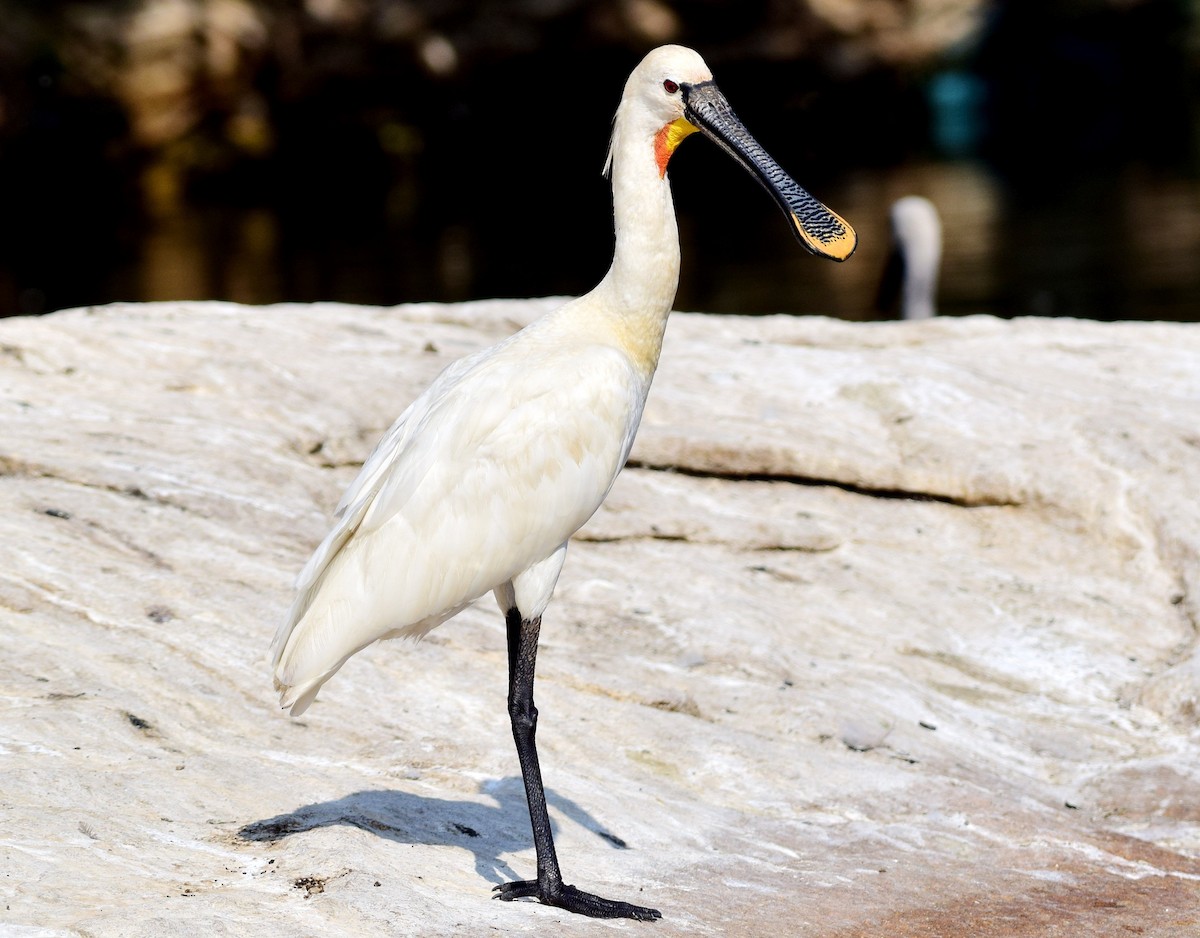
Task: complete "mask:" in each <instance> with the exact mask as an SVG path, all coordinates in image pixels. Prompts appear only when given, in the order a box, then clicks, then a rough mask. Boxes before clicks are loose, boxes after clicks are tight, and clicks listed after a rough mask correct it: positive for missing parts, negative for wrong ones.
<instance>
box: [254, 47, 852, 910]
mask: <svg viewBox="0 0 1200 938" xmlns="http://www.w3.org/2000/svg"><path fill="white" fill-rule="evenodd" d="M696 130H701V131H703V132H704V133H705V135H707V136H709V137H710V138H712V139H713V140H715V141H716V142H717V143H718V144H719V145H720V146H721V147H722V148H723V149H725V150H726V151H727V152H729V153H730V154H731V155H732V156H733V157H734V158H735V159H736V160H737V161H738V162H740V163H741V164H742V165H743V166H744V167H746V168H747V169H748V170H750V171H751V172H752V173H753V174H754V175H755V176H756V177H757V178H758V180H759V181H760V182H761V183H762V184H763V185H764V186H765V187H766V188H767V190H768V191H769V192H770V193H771V194H772V195H773V196H774V198H775V199H776V200H777V201H778V202H779V204H780V206H781V207H782V208H783V209H784V212H785V213H786V215H787V216H788V218H789V219H790V220H791V223H792V225H793V229H794V232H795V233H796V235H797V237H798V238H799V239H800V241H801V243H802V244H804V245H805V247H807V248H808V249H809V250H810V251H811V252H813V253H815V254H818V255H821V256H824V257H829V258H832V259H834V260H844V259H845V258H847V257H849V256H850V254H851V253H853V251H854V247H855V244H856V236H855V234H854V231H853V230H852V229H851V227H850V226H849V225H848V224H847V223H846V222H845V221H844V220H843V219H841V218H840V217H839V216H837V215H835V214H834V213H833V212H831V211H829V209H827V208H825V206H823V205H822V204H821V203H820V202H818V201H817V200H816V199H814V198H813V197H812V196H811V195H809V194H808V193H807V192H805V191H804V190H803V189H801V188H800V187H799V186H798V185H797V184H796V183H795V182H793V181H792V180H791V178H789V177H788V176H787V174H786V173H784V171H783V170H782V169H781V168H780V167H779V166H778V164H776V163H775V162H774V161H773V160H772V159H771V158H770V157H769V156H767V154H766V153H765V152H763V150H762V148H761V147H760V146H759V145H758V144H757V143H756V142H755V140H754V139H753V138H752V137H751V136H750V134H749V133H748V132H747V131H746V129H745V128H744V127H743V126H742V125H741V123H740V122H739V121H738V120H737V118H736V117H735V116H734V114H733V111H732V110H731V109H730V107H729V104H728V102H727V101H726V100H725V98H724V97H723V96H722V95H721V93H720V92H719V91H718V90H717V88H716V85H714V84H713V81H712V74H711V73H710V72H709V70H708V67H707V66H706V65H705V64H704V61H703V60H702V59H701V58H700V56H699V55H698V54H697V53H695V52H693V51H692V50H690V49H685V48H683V47H681V46H664V47H662V48H659V49H656V50H655V51H653V52H651V53H650V54H649V55H647V56H646V58H645V59H643V61H642V62H641V64H639V65H638V66H637V68H636V69H635V70H634V71H633V73H632V74H631V75H630V77H629V80H628V82H627V83H626V85H625V92H624V95H623V96H622V98H621V104H620V107H619V108H618V110H617V115H616V120H615V122H614V125H613V133H612V141H611V144H610V147H609V153H608V160H607V162H606V164H605V170H606V172H610V175H611V179H612V188H613V211H614V215H615V222H616V250H615V255H614V257H613V262H612V267H611V268H610V269H609V271H608V273H607V274H606V275H605V277H604V279H603V280H602V281H601V282H600V284H599V285H598V286H597V287H596V288H595V289H594V290H592V291H591V292H590V293H588V294H587V295H585V296H582V297H580V298H578V299H576V300H574V301H572V302H569V303H567V304H566V305H565V306H562V307H560V308H558V309H556V310H554V311H553V312H551V313H548V314H547V315H545V316H543V317H542V318H541V319H539V320H537V321H536V322H533V323H531V324H530V325H528V326H526V327H525V328H524V329H522V330H521V331H520V332H518V333H516V334H515V335H513V336H511V337H509V338H508V339H506V340H505V341H503V342H501V343H499V344H498V345H496V346H493V347H492V348H489V349H486V350H484V351H481V352H477V353H476V354H474V355H470V356H468V357H467V358H464V359H462V360H460V361H458V362H455V363H454V364H452V365H450V366H449V367H448V368H446V370H445V371H443V372H442V373H441V374H440V375H439V376H438V377H437V378H436V379H435V380H434V382H433V384H431V385H430V386H429V388H428V389H427V390H426V391H425V392H424V393H423V394H421V396H420V397H418V398H417V399H416V400H415V401H414V402H413V403H412V404H411V405H410V406H409V408H408V409H407V410H406V411H405V412H404V413H403V414H402V415H401V417H400V419H399V420H397V421H396V423H395V425H394V426H392V428H391V429H390V430H389V431H388V432H387V434H386V435H385V436H384V437H383V439H382V440H381V441H380V442H379V444H378V446H376V448H375V451H374V452H373V453H372V454H371V456H370V457H369V458H368V459H367V461H366V463H365V464H364V465H363V468H362V471H361V472H360V473H359V476H358V478H357V479H356V480H355V481H354V482H353V483H352V484H351V485H350V488H349V489H348V490H347V491H346V494H345V495H344V496H343V497H342V500H341V503H340V504H339V505H338V508H337V512H336V517H337V519H338V520H337V523H336V524H335V526H334V528H333V530H331V531H330V532H329V534H328V535H327V536H326V538H325V540H324V541H323V542H322V543H321V544H320V546H319V547H318V548H317V550H316V552H315V553H314V554H313V556H312V559H311V560H309V562H308V565H307V566H306V567H305V568H304V570H303V571H302V572H301V574H300V576H299V578H298V581H297V594H296V598H295V602H294V603H293V605H292V607H291V611H290V612H289V614H288V617H287V621H286V622H284V623H283V625H282V626H281V627H280V629H279V631H278V633H277V634H276V636H275V643H274V661H273V667H274V676H275V687H276V689H277V690H278V691H279V692H280V696H281V702H282V706H283V707H284V708H290V710H291V713H292V715H293V716H297V715H299V714H301V713H303V712H304V710H305V709H306V708H307V707H308V706H309V704H311V703H312V702H313V698H315V697H316V695H317V692H318V691H319V690H320V688H321V686H322V685H323V684H324V683H325V682H326V681H327V680H329V678H330V677H332V676H333V674H334V673H335V672H336V671H337V670H338V668H340V667H341V666H342V665H343V664H344V663H345V662H346V659H347V658H349V657H350V656H351V655H353V654H354V653H355V652H357V651H360V650H362V649H363V648H365V647H366V646H368V645H370V644H372V643H373V642H376V641H379V640H380V639H384V638H397V637H414V638H419V637H420V636H422V635H425V634H426V633H427V632H429V630H430V629H433V628H434V627H436V626H437V625H439V624H440V623H442V622H444V621H445V620H446V619H449V618H450V617H451V616H453V615H455V613H457V612H459V611H460V610H462V609H463V608H464V607H466V606H467V605H468V604H470V603H471V602H472V601H474V600H475V599H477V598H478V597H480V596H482V595H483V594H484V593H486V592H488V591H489V590H491V591H493V592H494V594H495V597H496V601H497V602H498V603H499V605H500V609H501V611H502V612H503V613H504V616H505V621H506V624H507V631H508V656H509V696H508V709H509V715H510V718H511V721H512V729H513V738H514V740H515V742H516V748H517V754H518V758H519V761H520V764H521V774H522V776H523V778H524V781H525V791H526V796H527V799H528V802H529V813H530V820H531V824H532V827H533V840H534V845H535V847H536V852H537V878H536V879H534V880H529V881H525V882H513V883H504V884H502V885H500V886H497V887H496V891H497V895H498V898H501V899H506V900H508V899H517V898H526V897H532V898H536V899H538V900H540V901H541V902H543V903H546V904H549V905H554V906H558V907H560V908H563V909H567V910H570V911H572V912H579V913H582V914H585V915H591V916H598V917H605V918H618V917H623V918H635V919H656V918H659V917H660V916H659V913H658V912H657V911H656V910H654V909H648V908H644V907H641V906H635V905H631V904H629V903H626V902H618V901H612V900H608V899H602V898H600V897H599V896H594V895H591V894H589V893H586V892H582V891H581V890H578V889H576V888H575V887H573V886H570V885H567V884H565V883H564V882H563V880H562V875H561V873H560V871H559V865H558V860H557V858H556V856H555V851H554V842H553V838H552V835H551V830H550V819H549V816H548V814H547V811H546V799H545V794H544V791H543V788H542V778H541V772H540V769H539V768H538V760H537V750H536V748H535V745H534V732H535V729H536V724H537V710H536V708H535V707H534V704H533V676H534V664H535V656H536V652H537V642H538V632H539V629H540V626H541V617H542V613H543V611H544V610H545V609H546V605H547V604H548V603H549V601H550V596H551V593H552V592H553V590H554V585H555V582H556V581H557V579H558V574H559V571H560V570H561V569H562V565H563V560H564V559H565V558H566V553H567V540H568V539H569V538H570V537H571V535H572V534H574V533H575V531H577V530H578V529H579V528H580V527H581V526H582V525H583V524H584V523H585V522H586V521H587V520H588V518H590V517H591V516H592V514H593V512H595V511H596V509H597V508H599V507H600V503H601V502H602V501H604V498H605V496H606V495H607V494H608V491H609V489H610V488H611V486H612V484H613V481H614V480H615V479H616V476H617V473H618V472H619V471H620V469H621V467H622V466H623V465H624V463H625V460H626V457H627V456H628V455H629V450H630V447H631V446H632V445H633V438H634V434H635V433H636V432H637V427H638V422H639V421H640V419H641V415H642V407H643V405H644V404H645V402H646V394H647V392H648V391H649V389H650V380H651V378H652V377H653V375H654V370H655V367H656V366H657V364H658V357H659V350H660V348H661V345H662V338H663V330H664V329H665V327H666V322H667V314H668V313H669V312H670V310H671V304H672V303H673V302H674V299H675V290H676V287H677V285H678V280H679V238H678V234H677V230H676V226H675V212H674V207H673V205H672V202H671V189H670V185H669V184H668V181H667V175H666V170H667V161H668V160H669V159H670V158H671V154H672V153H673V152H674V150H675V148H676V147H677V146H678V145H679V143H680V142H681V141H682V140H683V139H684V138H685V137H687V136H688V135H689V134H691V133H692V132H694V131H696Z"/></svg>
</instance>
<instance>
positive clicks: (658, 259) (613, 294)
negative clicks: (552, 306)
mask: <svg viewBox="0 0 1200 938" xmlns="http://www.w3.org/2000/svg"><path fill="white" fill-rule="evenodd" d="M630 117H632V115H630ZM625 118H626V114H625V113H624V109H622V111H618V114H617V121H616V125H615V127H614V129H613V140H612V150H611V153H610V160H611V162H610V168H611V172H612V189H613V215H614V219H615V228H616V248H615V251H614V254H613V262H612V266H611V267H610V268H609V270H608V273H607V274H605V276H604V279H603V280H602V281H600V284H599V285H598V286H597V287H596V288H595V289H594V290H593V291H592V297H593V298H594V299H595V300H597V301H599V303H600V304H601V305H602V307H603V309H604V310H605V312H606V314H607V315H610V316H614V317H617V318H619V320H620V331H621V332H622V333H623V334H624V335H626V336H627V337H628V338H627V342H628V344H629V349H628V351H629V352H630V354H631V355H632V356H633V357H634V358H635V359H636V360H637V361H638V362H639V363H640V364H641V365H642V366H643V368H644V369H645V370H646V371H647V372H648V373H653V371H654V368H655V367H656V366H657V364H658V353H659V350H660V348H661V344H662V336H663V331H664V330H665V329H666V323H667V315H668V314H669V313H670V311H671V306H672V304H674V302H675V291H676V289H678V287H679V231H678V229H677V227H676V224H675V205H674V203H673V202H672V200H671V186H670V183H669V182H668V180H667V177H666V176H665V175H659V171H658V164H657V162H656V161H655V157H654V133H655V131H656V130H657V128H649V127H647V126H646V122H645V121H637V120H636V119H634V120H626V119H625Z"/></svg>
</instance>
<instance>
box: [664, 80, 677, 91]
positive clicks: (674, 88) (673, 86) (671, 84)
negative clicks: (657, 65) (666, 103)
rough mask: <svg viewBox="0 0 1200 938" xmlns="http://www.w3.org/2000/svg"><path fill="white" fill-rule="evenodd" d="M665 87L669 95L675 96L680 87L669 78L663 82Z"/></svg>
mask: <svg viewBox="0 0 1200 938" xmlns="http://www.w3.org/2000/svg"><path fill="white" fill-rule="evenodd" d="M663 87H664V88H666V89H667V94H674V93H675V92H676V91H678V90H679V86H678V85H677V84H675V82H673V81H671V79H669V78H668V79H667V80H666V81H664V82H663Z"/></svg>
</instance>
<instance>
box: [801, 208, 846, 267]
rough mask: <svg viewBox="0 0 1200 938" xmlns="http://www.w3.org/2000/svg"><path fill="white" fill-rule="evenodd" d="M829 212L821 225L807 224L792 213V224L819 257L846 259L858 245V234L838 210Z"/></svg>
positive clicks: (834, 259) (808, 246)
mask: <svg viewBox="0 0 1200 938" xmlns="http://www.w3.org/2000/svg"><path fill="white" fill-rule="evenodd" d="M825 211H827V212H829V218H828V219H822V222H823V223H822V224H821V226H820V227H817V226H815V225H812V224H809V225H806V224H805V223H804V222H803V221H802V220H801V219H800V218H799V217H798V216H797V215H795V214H793V215H792V224H793V225H795V226H796V233H797V234H798V235H799V236H800V240H801V241H803V242H804V246H805V247H807V248H808V249H809V250H810V251H812V252H813V253H814V254H816V255H817V256H819V257H827V258H829V259H830V260H832V261H839V262H841V261H844V260H846V259H847V258H848V257H849V256H850V255H851V254H853V253H854V249H855V248H857V247H858V235H856V234H855V233H854V229H853V228H851V227H850V224H849V222H847V221H846V219H844V218H842V216H841V215H839V214H837V212H830V211H829V209H825Z"/></svg>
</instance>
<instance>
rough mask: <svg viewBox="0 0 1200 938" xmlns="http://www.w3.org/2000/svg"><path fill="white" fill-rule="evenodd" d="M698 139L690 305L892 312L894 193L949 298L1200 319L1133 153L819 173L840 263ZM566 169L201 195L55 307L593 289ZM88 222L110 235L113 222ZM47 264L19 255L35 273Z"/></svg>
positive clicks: (606, 250)
mask: <svg viewBox="0 0 1200 938" xmlns="http://www.w3.org/2000/svg"><path fill="white" fill-rule="evenodd" d="M692 146H693V148H694V152H691V153H687V152H686V151H683V152H685V154H686V156H687V157H690V158H691V160H690V162H689V161H688V160H685V159H677V163H676V167H675V168H673V170H672V175H673V176H674V177H678V178H676V179H675V180H674V188H675V197H676V199H675V200H676V206H677V211H678V214H679V223H680V234H681V240H682V244H683V252H684V260H683V271H682V277H681V283H680V289H679V294H678V300H677V308H679V309H687V310H695V311H706V312H730V313H745V314H762V313H775V312H786V313H796V314H821V315H830V316H836V317H840V318H844V319H852V320H867V319H875V318H883V317H886V316H888V315H890V314H889V313H887V312H880V311H877V310H876V309H875V308H874V303H875V298H876V291H877V286H878V278H879V276H880V274H881V272H882V270H883V267H884V263H885V255H886V252H887V250H888V245H889V242H888V227H887V209H888V206H889V205H890V203H891V202H892V201H893V200H894V199H895V198H898V197H900V196H902V195H906V194H910V193H918V194H921V195H925V196H927V197H929V198H930V199H932V200H933V201H934V202H935V204H937V206H938V207H939V210H940V212H941V214H942V218H943V227H944V231H945V239H946V244H945V251H944V257H943V267H942V276H941V290H940V304H939V308H940V312H941V313H942V314H949V315H963V314H970V313H977V312H986V313H993V314H997V315H1000V316H1019V315H1046V316H1077V317H1086V318H1094V319H1103V320H1113V319H1171V320H1184V321H1195V320H1200V183H1198V182H1197V181H1196V180H1194V179H1188V178H1183V177H1181V176H1180V175H1178V174H1176V173H1169V172H1162V171H1158V172H1156V171H1153V170H1150V169H1139V168H1137V167H1127V168H1125V169H1122V170H1119V171H1112V172H1104V173H1098V174H1095V175H1090V176H1089V175H1081V176H1076V177H1074V178H1065V179H1059V180H1058V181H1057V185H1055V186H1053V187H1051V188H1049V189H1048V190H1045V191H1041V192H1039V193H1036V194H1034V195H1022V193H1020V192H1017V191H1013V190H1012V189H1011V188H1009V187H1006V186H1005V185H1004V183H1002V182H1001V181H1000V180H999V179H998V178H997V177H996V175H994V174H993V173H992V172H991V171H990V170H989V169H988V168H987V167H986V166H985V165H983V164H982V163H978V162H971V161H936V162H925V163H910V164H905V165H903V166H899V167H894V168H874V169H871V168H867V169H859V170H855V171H851V172H848V173H846V174H844V175H842V176H840V177H836V178H832V179H825V180H817V181H810V180H805V183H806V184H807V185H808V186H809V187H810V188H811V189H812V190H813V191H814V193H815V194H816V195H817V196H818V197H819V198H821V199H822V200H823V201H825V202H827V203H828V204H829V205H830V206H832V207H833V208H835V209H836V210H837V211H838V212H839V213H841V214H842V215H843V216H845V217H846V218H847V219H848V220H849V221H850V222H851V223H852V224H853V225H854V226H855V228H856V229H857V231H858V233H859V238H860V242H859V248H858V251H857V253H856V254H855V256H854V257H853V258H851V259H850V260H849V261H848V262H846V263H845V264H840V265H838V264H832V263H829V262H825V261H819V260H817V259H815V258H813V257H811V256H809V255H808V254H806V253H805V252H804V251H803V250H802V249H801V248H800V247H799V245H798V244H796V243H795V242H794V241H793V239H792V237H791V235H790V234H789V231H788V228H787V226H786V224H785V223H784V220H783V218H782V216H781V215H780V214H779V213H778V212H777V210H776V209H775V207H774V204H773V203H772V202H771V201H770V200H769V199H768V198H767V197H766V196H765V195H764V194H763V193H762V192H761V191H760V190H759V189H758V188H757V186H756V185H755V184H754V183H753V181H752V180H750V179H749V177H747V176H744V175H743V174H742V173H741V172H740V170H739V169H737V167H735V166H733V164H732V163H729V162H728V161H727V160H726V159H725V158H724V157H723V156H722V155H720V154H716V153H715V152H713V153H703V152H702V150H701V146H696V145H692ZM702 146H704V147H706V148H708V149H712V150H714V151H715V148H711V147H708V145H707V144H703V145H702ZM797 175H798V176H800V177H801V178H802V179H803V175H802V174H801V173H797ZM555 183H557V184H558V185H560V186H563V187H567V186H576V187H578V189H579V190H580V191H579V192H577V193H571V192H569V191H568V192H564V193H563V194H562V195H555V194H553V193H551V194H549V195H545V194H542V193H539V192H537V191H536V185H537V181H536V179H535V180H532V181H531V180H521V181H519V182H518V184H516V185H514V186H513V188H512V189H511V190H510V191H506V192H504V193H499V192H494V194H493V195H492V196H491V197H490V198H484V197H480V198H477V199H468V200H466V204H465V205H464V204H463V202H462V201H461V199H460V196H461V193H460V192H459V189H460V188H461V186H457V185H454V184H453V183H447V182H445V181H441V182H436V181H435V182H433V183H431V187H432V189H431V191H430V192H426V194H425V196H424V198H425V200H426V201H428V202H429V203H431V204H430V205H429V206H428V208H427V210H425V211H420V212H415V213H412V212H409V213H404V214H402V215H401V216H400V217H399V218H396V217H394V216H390V215H389V212H388V211H387V206H386V204H378V205H376V204H371V205H367V206H362V205H360V206H353V205H342V206H341V207H340V209H339V210H336V211H331V210H330V208H329V206H323V207H305V206H303V205H298V206H290V207H288V206H277V207H270V206H261V205H260V206H249V207H247V206H238V205H231V204H220V203H217V204H210V205H207V206H204V205H200V206H193V207H191V208H189V209H188V210H187V211H183V212H178V213H170V214H166V215H164V216H163V217H161V218H157V219H155V218H151V219H149V221H148V223H147V224H146V226H145V227H144V228H140V229H138V230H137V231H136V232H135V233H133V234H132V235H130V236H128V237H127V238H126V240H125V242H124V246H123V247H121V249H120V250H119V251H117V252H115V256H106V255H103V253H102V248H103V247H104V246H107V247H109V248H111V247H112V242H111V240H110V241H108V242H103V241H102V242H99V243H97V244H96V245H95V246H94V247H93V252H94V254H100V256H99V258H97V257H95V256H93V263H91V264H81V265H78V266H76V267H75V269H73V270H71V271H69V272H68V271H65V270H64V271H61V272H60V274H61V276H57V277H56V276H55V275H54V272H53V271H47V272H44V273H42V274H41V276H44V277H48V278H50V279H49V280H48V281H47V282H48V283H50V284H51V287H50V289H53V290H56V291H57V292H56V293H55V294H54V295H55V297H56V299H58V300H60V302H59V303H58V304H57V305H72V302H73V301H77V302H79V303H86V304H97V303H103V302H108V301H111V300H120V299H125V300H145V301H151V300H176V299H197V298H220V299H228V300H233V301H236V302H241V303H252V304H261V303H272V302H279V301H301V302H304V301H316V300H338V301H345V302H353V303H366V304H381V305H390V304H393V303H400V302H407V301H417V300H438V301H457V300H463V299H469V298H475V297H490V296H534V295H547V294H573V293H579V292H582V291H585V290H587V289H590V287H591V286H592V285H593V284H594V283H595V282H596V281H597V280H598V279H599V278H600V277H601V276H602V275H603V273H604V271H605V270H606V269H607V266H608V261H609V259H610V256H611V255H610V252H611V239H612V235H611V221H610V215H609V211H610V209H609V205H608V191H607V184H606V183H605V181H604V180H603V179H601V178H600V176H599V173H598V172H596V171H593V172H592V173H588V174H584V175H583V176H582V177H580V178H579V179H576V178H574V177H571V178H569V179H567V180H562V179H557V180H555V179H552V180H550V182H549V185H551V186H553V185H554V184H555ZM441 186H447V187H448V188H447V191H446V192H445V193H442V192H441V189H440V188H439V187H441ZM531 190H532V191H531ZM450 193H456V194H450ZM475 195H477V196H480V195H481V193H480V192H478V191H476V192H475ZM389 197H390V198H391V199H393V200H402V199H404V198H405V195H404V193H403V192H396V191H392V192H391V193H390V196H389ZM389 197H385V198H384V199H382V200H381V202H382V203H386V202H387V198H389ZM439 204H441V205H442V206H443V207H444V209H445V211H444V214H443V213H442V212H439V211H438V208H439ZM77 221H78V220H77ZM80 224H81V226H82V230H84V231H89V230H94V231H96V232H97V238H101V237H102V236H101V235H100V234H99V231H100V229H101V228H102V226H103V219H99V220H96V221H95V223H94V225H93V226H89V225H87V224H85V223H82V222H80ZM79 250H88V249H87V248H83V247H82V246H81V247H80V248H79ZM11 260H12V259H11V257H10V258H9V264H10V265H11ZM18 260H19V258H18ZM2 268H3V264H2V263H0V269H2ZM68 273H69V274H70V277H72V278H74V279H73V281H72V282H71V283H70V284H68V283H67V282H66V277H67V274H68ZM3 276H4V275H3V273H0V282H3ZM37 276H39V274H38V272H37V271H33V272H30V271H28V270H26V271H16V272H13V271H11V269H10V271H9V277H10V278H12V279H14V280H15V279H17V278H24V280H25V281H26V282H33V283H34V284H36V283H37ZM68 286H69V287H70V289H69V290H68V289H66V288H67V287H68ZM30 289H32V290H34V291H37V290H38V287H37V286H36V285H35V286H34V287H32V288H30V287H26V288H25V290H26V292H25V293H24V294H23V295H20V296H19V297H18V302H19V303H20V304H23V305H24V306H26V307H27V309H24V310H20V311H39V310H38V308H37V307H38V305H39V304H44V303H45V302H46V297H45V296H44V295H38V293H37V292H35V293H34V294H33V295H30V294H29V292H28V291H29V290H30ZM48 292H49V291H48ZM14 311H16V310H14Z"/></svg>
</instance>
